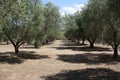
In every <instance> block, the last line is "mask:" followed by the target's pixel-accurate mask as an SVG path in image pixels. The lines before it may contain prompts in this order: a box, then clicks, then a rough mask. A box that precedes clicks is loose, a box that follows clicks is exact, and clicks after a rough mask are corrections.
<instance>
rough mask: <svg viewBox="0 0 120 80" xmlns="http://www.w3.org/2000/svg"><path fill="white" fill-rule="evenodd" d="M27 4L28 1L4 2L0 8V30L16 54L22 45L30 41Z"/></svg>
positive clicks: (29, 21) (29, 18)
mask: <svg viewBox="0 0 120 80" xmlns="http://www.w3.org/2000/svg"><path fill="white" fill-rule="evenodd" d="M29 3H30V2H29V0H4V1H3V2H2V5H1V6H0V8H1V10H2V13H1V14H0V17H2V23H1V25H2V28H3V29H2V30H3V32H4V34H5V35H6V36H7V38H8V39H9V41H10V42H11V43H12V45H13V46H14V49H15V53H16V54H18V53H19V47H20V46H21V45H22V44H24V43H25V42H27V41H28V40H29V39H32V34H31V31H32V27H31V24H30V23H31V12H30V8H29Z"/></svg>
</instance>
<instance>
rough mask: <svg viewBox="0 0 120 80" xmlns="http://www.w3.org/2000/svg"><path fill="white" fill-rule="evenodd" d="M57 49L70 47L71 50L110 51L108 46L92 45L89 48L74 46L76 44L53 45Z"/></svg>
mask: <svg viewBox="0 0 120 80" xmlns="http://www.w3.org/2000/svg"><path fill="white" fill-rule="evenodd" d="M53 48H56V49H59V50H64V49H71V50H73V51H88V52H90V51H99V52H102V51H111V50H110V48H103V47H94V48H90V47H76V46H74V47H73V46H72V47H53Z"/></svg>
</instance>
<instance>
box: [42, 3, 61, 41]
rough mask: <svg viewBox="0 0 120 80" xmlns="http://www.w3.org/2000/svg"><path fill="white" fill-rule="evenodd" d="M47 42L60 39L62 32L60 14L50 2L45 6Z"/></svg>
mask: <svg viewBox="0 0 120 80" xmlns="http://www.w3.org/2000/svg"><path fill="white" fill-rule="evenodd" d="M44 10H45V14H44V16H45V25H44V31H45V33H46V40H47V41H53V40H55V39H56V38H58V37H59V30H60V12H59V9H58V7H57V6H55V5H54V4H53V3H51V2H49V3H47V4H46V5H45V6H44Z"/></svg>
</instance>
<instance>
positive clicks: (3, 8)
mask: <svg viewBox="0 0 120 80" xmlns="http://www.w3.org/2000/svg"><path fill="white" fill-rule="evenodd" d="M59 23H60V13H59V9H58V7H57V6H55V5H54V4H52V3H50V2H49V3H47V4H45V5H43V4H42V3H41V2H40V0H1V1H0V34H1V36H0V40H1V41H4V40H7V41H10V42H11V43H12V45H13V46H14V48H15V53H16V54H18V53H19V47H20V46H21V45H23V44H24V43H34V46H35V48H38V47H39V46H40V45H43V44H47V43H48V42H50V41H53V40H55V39H56V38H58V35H59V32H60V27H59V26H60V25H59Z"/></svg>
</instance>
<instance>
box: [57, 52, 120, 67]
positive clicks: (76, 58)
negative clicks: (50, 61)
mask: <svg viewBox="0 0 120 80" xmlns="http://www.w3.org/2000/svg"><path fill="white" fill-rule="evenodd" d="M57 60H61V61H64V62H68V63H85V64H89V65H92V64H101V63H105V64H117V63H119V62H120V58H117V59H114V58H113V57H112V55H110V54H104V53H100V54H92V53H84V54H76V55H58V58H57Z"/></svg>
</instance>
